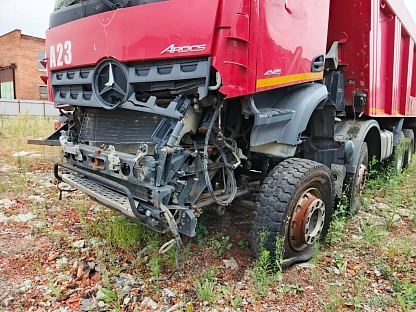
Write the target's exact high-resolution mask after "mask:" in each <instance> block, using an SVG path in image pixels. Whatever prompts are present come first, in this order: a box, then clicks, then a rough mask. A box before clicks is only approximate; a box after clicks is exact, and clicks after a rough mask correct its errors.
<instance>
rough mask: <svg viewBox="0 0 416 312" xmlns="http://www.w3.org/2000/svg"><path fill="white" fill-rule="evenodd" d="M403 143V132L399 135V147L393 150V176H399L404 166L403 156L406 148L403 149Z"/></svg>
mask: <svg viewBox="0 0 416 312" xmlns="http://www.w3.org/2000/svg"><path fill="white" fill-rule="evenodd" d="M404 141H405V136H404V132H403V131H402V133H401V135H400V142H399V145H398V146H397V147H396V148H395V151H394V155H393V163H392V168H393V171H394V174H396V175H399V174H401V173H402V171H403V168H404V166H405V154H406V151H407V149H408V148H407V147H404V144H405V142H404Z"/></svg>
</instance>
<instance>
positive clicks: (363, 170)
mask: <svg viewBox="0 0 416 312" xmlns="http://www.w3.org/2000/svg"><path fill="white" fill-rule="evenodd" d="M367 174H368V170H367V166H366V165H363V164H361V165H360V170H359V171H358V179H357V194H358V195H362V194H363V191H364V187H365V181H366V180H367Z"/></svg>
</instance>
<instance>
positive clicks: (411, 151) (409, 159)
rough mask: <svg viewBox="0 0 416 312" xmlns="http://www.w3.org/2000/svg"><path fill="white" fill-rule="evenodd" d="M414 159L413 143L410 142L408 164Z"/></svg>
mask: <svg viewBox="0 0 416 312" xmlns="http://www.w3.org/2000/svg"><path fill="white" fill-rule="evenodd" d="M412 157H413V142H410V146H409V150H408V151H407V164H408V165H409V164H411V163H412Z"/></svg>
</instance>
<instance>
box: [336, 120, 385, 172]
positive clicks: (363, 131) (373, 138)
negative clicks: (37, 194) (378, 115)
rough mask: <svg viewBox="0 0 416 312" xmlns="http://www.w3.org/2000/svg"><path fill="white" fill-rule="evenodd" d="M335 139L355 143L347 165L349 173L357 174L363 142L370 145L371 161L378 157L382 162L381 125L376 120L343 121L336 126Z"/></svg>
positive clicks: (369, 154)
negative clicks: (372, 158)
mask: <svg viewBox="0 0 416 312" xmlns="http://www.w3.org/2000/svg"><path fill="white" fill-rule="evenodd" d="M335 139H336V140H339V141H342V140H351V141H352V143H353V150H352V153H353V155H352V157H351V158H350V160H349V161H348V162H346V163H345V167H346V169H347V172H348V173H355V171H356V170H357V164H358V161H359V157H360V149H361V145H362V144H363V142H367V144H368V156H369V161H371V157H373V156H376V158H377V159H378V160H380V154H381V147H380V145H381V142H380V140H381V139H380V125H379V124H378V122H377V121H375V120H353V119H347V120H342V121H340V122H338V123H336V124H335Z"/></svg>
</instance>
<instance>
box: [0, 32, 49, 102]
mask: <svg viewBox="0 0 416 312" xmlns="http://www.w3.org/2000/svg"><path fill="white" fill-rule="evenodd" d="M44 58H45V39H42V38H37V37H32V36H27V35H23V34H22V32H21V30H19V29H16V30H13V31H11V32H9V33H7V34H5V35H2V36H0V99H19V100H40V99H42V100H47V98H48V96H47V88H46V85H45V84H44V83H43V82H42V80H41V79H40V76H45V75H46V71H45V68H44V67H43V66H42V64H40V63H39V60H43V59H44Z"/></svg>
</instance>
